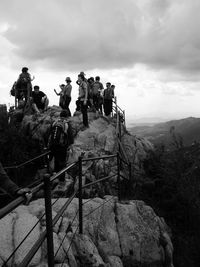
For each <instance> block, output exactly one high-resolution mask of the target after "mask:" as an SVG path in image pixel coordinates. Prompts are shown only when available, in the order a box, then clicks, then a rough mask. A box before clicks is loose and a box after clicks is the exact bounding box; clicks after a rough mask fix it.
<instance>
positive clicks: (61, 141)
mask: <svg viewBox="0 0 200 267" xmlns="http://www.w3.org/2000/svg"><path fill="white" fill-rule="evenodd" d="M67 129H68V124H67V123H66V122H64V121H57V122H54V123H53V125H52V128H51V131H50V136H49V148H51V147H53V146H54V147H55V146H60V147H65V146H67V144H68V135H67Z"/></svg>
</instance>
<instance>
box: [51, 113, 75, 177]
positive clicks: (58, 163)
mask: <svg viewBox="0 0 200 267" xmlns="http://www.w3.org/2000/svg"><path fill="white" fill-rule="evenodd" d="M69 115H70V114H69V111H68V110H63V111H61V113H60V118H59V119H58V120H57V121H55V122H54V123H53V125H52V128H51V131H50V135H49V141H48V147H49V149H50V151H51V155H50V157H51V158H53V157H54V171H55V172H58V171H60V170H62V169H63V168H64V167H65V165H66V156H67V148H68V146H69V145H71V144H72V143H73V135H72V130H71V127H70V125H69V123H68V117H69ZM59 181H60V182H64V181H65V174H63V175H61V176H60V177H59Z"/></svg>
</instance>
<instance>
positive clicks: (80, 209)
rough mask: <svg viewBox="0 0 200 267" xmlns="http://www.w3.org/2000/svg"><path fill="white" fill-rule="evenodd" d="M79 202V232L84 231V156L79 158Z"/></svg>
mask: <svg viewBox="0 0 200 267" xmlns="http://www.w3.org/2000/svg"><path fill="white" fill-rule="evenodd" d="M78 168H79V177H78V203H79V234H82V233H83V197H82V157H81V156H80V157H79V158H78Z"/></svg>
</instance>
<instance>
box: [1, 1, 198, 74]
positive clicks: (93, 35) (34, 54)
mask: <svg viewBox="0 0 200 267" xmlns="http://www.w3.org/2000/svg"><path fill="white" fill-rule="evenodd" d="M199 11H200V2H199V1H198V0H193V1H188V0H173V1H172V0H162V1H160V0H152V1H148V0H137V1H136V0H124V1H121V0H109V1H107V0H68V1H66V0H57V1H56V0H43V1H31V0H26V1H25V0H20V1H17V0H8V1H1V2H0V22H1V23H2V24H4V25H7V29H6V30H4V32H3V35H4V36H5V37H6V38H7V39H8V40H9V42H10V43H12V44H13V45H14V46H15V49H14V53H15V54H16V55H18V57H21V58H23V59H25V60H26V61H30V62H32V63H33V64H36V65H37V64H38V65H45V66H48V67H50V68H54V69H61V68H62V69H63V68H68V69H71V70H73V69H80V68H81V69H83V68H84V69H87V68H89V69H92V68H108V69H109V68H120V67H128V66H131V65H134V64H136V63H144V64H147V65H149V66H152V67H154V68H158V69H159V68H163V69H166V68H167V69H172V68H173V69H175V70H181V71H186V72H193V71H196V70H199V69H200V37H199V34H198V27H197V26H198V25H199V23H200V16H199Z"/></svg>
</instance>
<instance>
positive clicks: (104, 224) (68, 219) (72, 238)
mask: <svg viewBox="0 0 200 267" xmlns="http://www.w3.org/2000/svg"><path fill="white" fill-rule="evenodd" d="M52 202H54V200H52ZM65 202H66V199H59V200H58V201H57V202H56V203H54V205H53V217H54V216H56V214H57V213H58V212H59V210H60V209H61V207H62V206H63V205H64V203H65ZM77 211H78V199H73V201H72V203H71V204H70V206H69V207H68V209H67V210H65V212H64V213H63V216H62V217H61V219H60V220H59V221H58V222H57V224H56V225H55V227H54V233H53V237H54V254H56V257H55V263H56V264H62V263H65V266H74V267H75V266H77V267H78V266H93V267H97V266H110V267H116V266H119V267H120V266H121V267H123V266H152V267H153V266H160V267H163V266H170V267H172V266H173V265H172V253H173V246H172V243H171V240H170V237H169V233H168V230H167V226H166V224H165V222H164V220H163V219H161V218H159V217H158V216H156V214H155V213H154V211H153V210H152V208H150V207H149V206H147V205H145V203H144V202H143V201H136V200H135V201H128V202H126V203H123V202H121V203H119V202H118V201H117V199H116V198H115V197H112V196H106V197H105V198H104V199H100V198H95V199H90V200H88V199H87V200H84V202H83V234H78V225H79V223H78V216H77ZM43 212H44V200H43V199H39V200H36V201H33V202H32V203H31V204H30V205H29V206H21V207H19V208H17V209H16V210H14V211H13V212H12V213H11V214H9V215H8V216H6V217H5V218H4V219H3V220H1V221H0V236H1V246H0V260H1V262H3V261H5V260H6V258H7V257H8V256H9V254H10V253H11V252H12V251H13V250H14V249H15V248H16V246H17V245H18V244H19V242H21V240H22V238H23V237H24V236H25V235H26V234H27V233H28V232H29V231H30V229H31V228H32V227H33V225H34V224H35V223H37V221H38V219H40V218H41V215H42V214H43ZM27 222H28V223H27ZM5 225H6V227H5ZM44 225H45V220H44V218H43V219H42V220H40V222H39V224H38V225H37V226H36V227H35V228H34V229H33V232H32V233H31V235H30V237H29V238H28V239H27V241H26V243H25V244H24V245H23V246H22V248H20V250H19V251H17V252H16V254H15V255H14V256H13V257H12V262H10V263H8V264H7V266H15V265H18V264H19V262H20V261H21V260H22V259H23V257H24V256H25V255H26V253H27V251H28V250H29V249H30V248H31V247H32V246H33V244H34V243H35V241H36V240H37V239H38V237H39V236H40V235H41V232H42V230H44ZM46 251H47V248H46V242H45V243H44V244H43V245H42V247H41V249H40V250H39V251H38V252H37V254H36V255H35V257H34V258H33V260H32V261H31V265H30V266H47V265H46V264H47V263H46V262H47V259H46ZM166 259H167V260H166ZM167 262H168V263H167Z"/></svg>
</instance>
